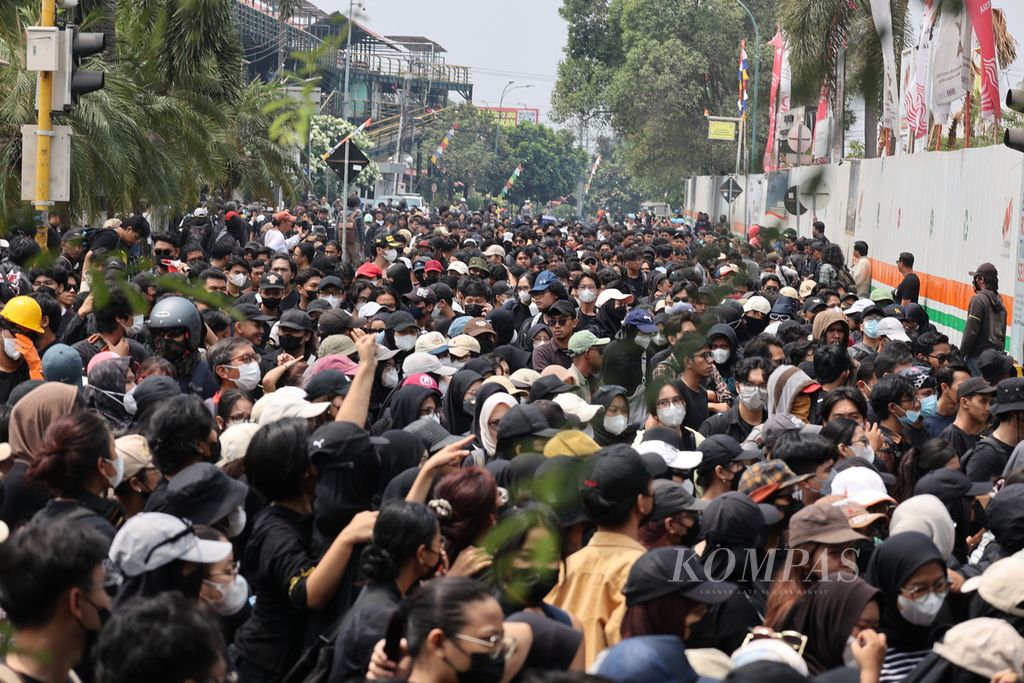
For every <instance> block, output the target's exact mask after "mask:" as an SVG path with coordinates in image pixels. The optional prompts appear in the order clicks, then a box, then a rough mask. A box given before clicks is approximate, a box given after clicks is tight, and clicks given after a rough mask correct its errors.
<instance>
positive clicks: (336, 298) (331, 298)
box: [320, 294, 341, 308]
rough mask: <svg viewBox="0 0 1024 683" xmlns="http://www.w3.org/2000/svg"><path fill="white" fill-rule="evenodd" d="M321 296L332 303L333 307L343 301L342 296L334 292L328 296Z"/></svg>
mask: <svg viewBox="0 0 1024 683" xmlns="http://www.w3.org/2000/svg"><path fill="white" fill-rule="evenodd" d="M320 298H321V299H323V300H324V301H326V302H327V303H329V304H330V305H331V308H337V307H338V304H340V303H341V297H340V296H334V295H333V294H328V295H327V296H322V297H320Z"/></svg>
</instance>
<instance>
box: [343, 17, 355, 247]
mask: <svg viewBox="0 0 1024 683" xmlns="http://www.w3.org/2000/svg"><path fill="white" fill-rule="evenodd" d="M354 6H355V0H348V35H347V36H345V99H344V100H342V103H341V118H343V119H345V120H346V121H348V119H349V116H350V113H349V106H348V80H349V70H350V64H351V62H352V28H353V26H354V24H353V22H352V10H353V8H354ZM351 142H352V141H351V140H349V141H348V142H346V143H345V169H344V171H342V188H343V189H342V200H341V201H342V204H341V210H342V212H343V214H342V215H343V216H344V218H343V219H342V221H341V261H342V263H348V240H347V239H346V238H347V237H348V235H347V234H346V233H347V232H348V219H349V210H348V161H349V159H348V150H349V145H350V144H351ZM353 228H355V226H353Z"/></svg>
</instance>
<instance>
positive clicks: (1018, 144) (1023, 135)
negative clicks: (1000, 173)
mask: <svg viewBox="0 0 1024 683" xmlns="http://www.w3.org/2000/svg"><path fill="white" fill-rule="evenodd" d="M1006 106H1007V107H1009V108H1010V109H1012V110H1014V111H1018V112H1024V90H1014V89H1013V88H1011V89H1010V90H1007V91H1006ZM1003 144H1004V145H1006V146H1007V147H1009V148H1010V149H1015V150H1017V151H1018V152H1024V128H1007V129H1006V131H1005V132H1004V133H1003Z"/></svg>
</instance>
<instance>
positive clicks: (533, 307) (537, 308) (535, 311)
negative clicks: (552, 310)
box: [530, 303, 540, 316]
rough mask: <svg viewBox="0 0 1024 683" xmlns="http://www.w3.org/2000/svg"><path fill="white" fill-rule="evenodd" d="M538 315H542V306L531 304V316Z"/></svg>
mask: <svg viewBox="0 0 1024 683" xmlns="http://www.w3.org/2000/svg"><path fill="white" fill-rule="evenodd" d="M538 313H540V306H538V305H537V304H535V303H531V304H530V315H533V316H535V315H537V314H538Z"/></svg>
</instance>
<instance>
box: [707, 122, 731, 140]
mask: <svg viewBox="0 0 1024 683" xmlns="http://www.w3.org/2000/svg"><path fill="white" fill-rule="evenodd" d="M735 139H736V122H735V121H708V140H730V141H731V140H735Z"/></svg>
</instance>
